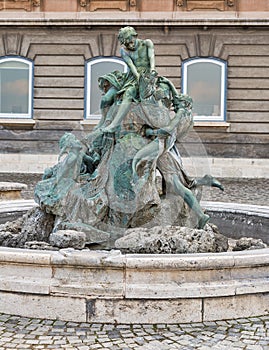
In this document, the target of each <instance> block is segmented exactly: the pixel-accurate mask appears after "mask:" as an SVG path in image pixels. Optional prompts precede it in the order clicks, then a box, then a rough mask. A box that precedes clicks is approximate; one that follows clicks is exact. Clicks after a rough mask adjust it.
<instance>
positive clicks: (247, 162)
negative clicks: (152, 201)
mask: <svg viewBox="0 0 269 350" xmlns="http://www.w3.org/2000/svg"><path fill="white" fill-rule="evenodd" d="M125 25H132V26H133V27H135V29H136V30H137V32H138V34H139V37H140V38H150V39H152V41H153V42H154V45H155V55H156V69H157V71H158V73H159V74H160V75H163V76H165V77H167V78H169V79H170V80H171V81H172V82H173V83H174V85H175V86H176V87H177V89H178V90H179V91H181V92H184V93H188V94H190V95H191V96H192V97H193V98H194V101H195V104H194V118H195V126H194V131H193V132H191V133H190V134H189V135H188V136H187V137H186V138H185V139H184V141H183V142H182V144H181V145H179V147H180V150H181V152H182V156H183V157H184V158H186V159H187V162H188V159H189V158H196V157H198V158H200V159H201V158H207V160H208V161H207V163H208V162H209V163H210V166H211V167H212V168H213V170H212V172H213V174H214V175H216V176H220V177H224V176H228V177H240V176H243V177H252V176H257V177H267V174H268V177H269V161H268V150H269V31H268V29H269V2H268V1H267V0H259V1H255V0H215V1H209V0H57V1H54V0H16V1H15V0H5V1H4V0H0V41H1V45H0V78H1V79H0V98H1V101H0V102H1V103H0V125H1V128H0V147H1V151H0V161H1V171H22V172H24V171H26V172H27V171H30V172H35V171H37V172H40V171H43V169H44V168H45V167H46V166H48V165H51V164H52V163H53V162H55V160H56V155H57V153H58V141H59V139H60V137H61V135H62V134H63V133H64V132H66V131H72V132H74V133H76V134H77V135H78V136H83V135H84V134H85V133H87V132H89V130H91V129H92V128H93V126H94V125H96V123H97V122H98V116H99V113H100V112H99V108H98V103H99V99H100V91H99V90H98V87H97V83H96V80H97V77H98V75H100V74H103V73H104V72H105V71H111V70H114V69H122V70H124V69H125V67H124V64H123V62H122V61H121V60H120V57H119V49H120V46H119V43H118V40H117V34H118V30H119V29H120V28H121V27H123V26H125ZM201 171H203V170H201Z"/></svg>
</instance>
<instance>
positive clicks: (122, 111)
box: [103, 86, 136, 132]
mask: <svg viewBox="0 0 269 350" xmlns="http://www.w3.org/2000/svg"><path fill="white" fill-rule="evenodd" d="M135 91H136V88H135V87H134V86H132V87H130V88H128V89H127V90H126V92H125V93H124V95H123V100H122V103H121V104H120V106H119V109H118V112H117V114H116V116H115V118H114V119H113V121H112V123H111V124H110V125H109V126H108V127H106V128H105V129H104V130H103V131H104V132H114V131H116V129H117V127H119V126H120V124H121V122H122V120H123V119H124V118H125V117H126V115H127V113H128V111H129V109H130V106H131V103H132V100H133V97H134V95H135Z"/></svg>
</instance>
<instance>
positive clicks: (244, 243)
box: [233, 237, 267, 251]
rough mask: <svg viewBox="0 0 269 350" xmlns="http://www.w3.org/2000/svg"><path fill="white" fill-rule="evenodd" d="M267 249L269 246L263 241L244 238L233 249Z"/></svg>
mask: <svg viewBox="0 0 269 350" xmlns="http://www.w3.org/2000/svg"><path fill="white" fill-rule="evenodd" d="M262 248H267V244H265V243H264V242H263V241H262V240H261V239H255V238H251V237H242V238H240V239H238V240H237V241H236V243H235V246H234V247H233V250H234V251H238V250H250V249H262Z"/></svg>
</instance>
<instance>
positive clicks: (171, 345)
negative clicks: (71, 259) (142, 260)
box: [0, 314, 269, 350]
mask: <svg viewBox="0 0 269 350" xmlns="http://www.w3.org/2000/svg"><path fill="white" fill-rule="evenodd" d="M0 349H1V350H6V349H10V350H11V349H12V350H14V349H21V350H23V349H54V350H56V349H66V350H71V349H77V350H98V349H102V350H117V349H120V350H133V349H135V350H173V349H175V350H176V349H180V350H192V349H199V350H209V349H211V350H242V349H244V350H267V349H269V315H268V316H262V317H255V318H254V317H253V318H248V319H237V320H228V321H218V322H204V323H192V324H181V325H168V324H156V325H140V324H134V325H132V326H129V325H108V324H105V325H101V324H88V323H73V322H63V321H50V320H40V319H30V318H24V317H16V316H8V315H4V314H0Z"/></svg>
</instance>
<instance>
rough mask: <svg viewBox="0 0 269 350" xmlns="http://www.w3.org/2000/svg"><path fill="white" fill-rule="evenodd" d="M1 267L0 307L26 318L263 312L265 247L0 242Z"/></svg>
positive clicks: (197, 317) (268, 297)
mask: <svg viewBox="0 0 269 350" xmlns="http://www.w3.org/2000/svg"><path fill="white" fill-rule="evenodd" d="M27 205H29V202H28V203H27ZM265 208H267V207H265ZM10 209H11V206H10ZM252 209H253V210H254V208H252ZM261 211H262V210H259V213H260V212H261ZM266 213H268V212H267V211H266V210H265V214H264V216H265V217H266V215H267V214H266ZM259 215H260V214H259ZM255 238H256V237H255ZM0 270H1V274H0V310H1V312H3V313H7V314H13V315H20V316H25V317H37V318H49V319H60V320H65V321H74V322H92V323H125V324H133V323H145V324H146V323H149V324H154V323H189V322H205V321H215V320H224V319H233V318H238V317H241V318H242V317H252V316H258V315H266V314H268V313H269V249H268V248H266V249H259V250H250V251H240V252H227V253H207V254H181V255H170V254H166V255H157V254H146V255H141V254H140V255H139V254H121V252H120V251H117V250H111V251H90V250H86V249H85V250H81V251H78V250H74V249H62V250H60V251H40V250H39V251H38V250H27V249H17V248H5V247H1V248H0Z"/></svg>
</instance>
